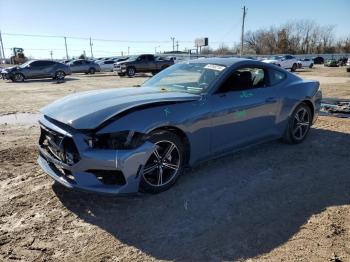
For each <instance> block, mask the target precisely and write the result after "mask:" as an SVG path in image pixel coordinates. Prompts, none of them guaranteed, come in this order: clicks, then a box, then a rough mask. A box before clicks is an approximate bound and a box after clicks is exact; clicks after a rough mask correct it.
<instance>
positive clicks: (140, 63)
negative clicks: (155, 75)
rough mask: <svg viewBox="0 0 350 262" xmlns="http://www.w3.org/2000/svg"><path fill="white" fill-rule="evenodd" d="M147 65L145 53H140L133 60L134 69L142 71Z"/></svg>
mask: <svg viewBox="0 0 350 262" xmlns="http://www.w3.org/2000/svg"><path fill="white" fill-rule="evenodd" d="M147 66H148V59H147V55H140V56H139V57H138V58H137V60H136V61H135V67H136V71H138V72H144V71H146V70H147Z"/></svg>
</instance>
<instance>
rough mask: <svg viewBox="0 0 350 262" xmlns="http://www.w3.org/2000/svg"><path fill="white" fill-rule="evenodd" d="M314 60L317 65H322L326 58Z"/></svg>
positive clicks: (319, 57) (318, 57) (320, 57)
mask: <svg viewBox="0 0 350 262" xmlns="http://www.w3.org/2000/svg"><path fill="white" fill-rule="evenodd" d="M312 60H314V64H315V65H321V64H323V63H324V58H323V57H322V56H317V57H314V58H312Z"/></svg>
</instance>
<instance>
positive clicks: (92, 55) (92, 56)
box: [90, 37, 94, 58]
mask: <svg viewBox="0 0 350 262" xmlns="http://www.w3.org/2000/svg"><path fill="white" fill-rule="evenodd" d="M92 46H93V44H92V41H91V37H90V53H91V58H94V54H93V53H92Z"/></svg>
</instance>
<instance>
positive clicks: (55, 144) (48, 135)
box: [39, 126, 80, 165]
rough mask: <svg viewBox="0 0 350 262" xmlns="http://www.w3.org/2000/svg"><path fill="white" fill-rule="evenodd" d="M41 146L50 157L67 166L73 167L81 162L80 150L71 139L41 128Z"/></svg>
mask: <svg viewBox="0 0 350 262" xmlns="http://www.w3.org/2000/svg"><path fill="white" fill-rule="evenodd" d="M40 129H41V135H40V139H39V145H40V147H41V148H43V149H44V150H45V151H46V152H47V153H48V154H49V155H50V156H52V157H54V158H55V159H57V160H59V161H61V162H63V163H65V164H67V165H73V164H75V163H77V162H78V161H79V160H80V156H79V152H78V149H77V147H76V145H75V143H74V141H73V139H72V138H71V137H68V136H65V135H63V134H61V133H58V132H56V131H54V130H52V129H50V128H47V127H44V126H41V128H40Z"/></svg>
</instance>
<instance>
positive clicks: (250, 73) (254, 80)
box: [218, 67, 267, 93]
mask: <svg viewBox="0 0 350 262" xmlns="http://www.w3.org/2000/svg"><path fill="white" fill-rule="evenodd" d="M266 86H267V79H266V74H265V71H264V69H262V68H257V67H245V68H240V69H238V70H236V71H235V72H233V73H232V74H231V75H230V76H229V77H228V78H227V79H226V80H225V82H224V83H223V84H222V85H221V86H220V88H219V90H218V93H226V92H231V91H241V90H246V89H253V88H261V87H266Z"/></svg>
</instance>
